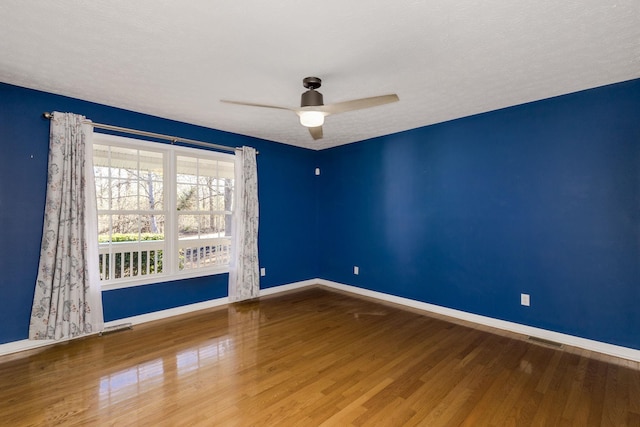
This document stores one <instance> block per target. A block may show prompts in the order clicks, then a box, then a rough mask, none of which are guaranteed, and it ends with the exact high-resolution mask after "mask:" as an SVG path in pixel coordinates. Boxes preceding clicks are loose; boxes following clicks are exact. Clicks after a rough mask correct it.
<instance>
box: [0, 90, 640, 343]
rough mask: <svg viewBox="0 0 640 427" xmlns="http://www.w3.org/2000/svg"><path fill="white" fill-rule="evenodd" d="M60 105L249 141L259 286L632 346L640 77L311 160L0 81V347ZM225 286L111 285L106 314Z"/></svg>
mask: <svg viewBox="0 0 640 427" xmlns="http://www.w3.org/2000/svg"><path fill="white" fill-rule="evenodd" d="M53 110H58V111H72V112H76V113H80V114H84V115H86V116H87V117H90V118H91V119H92V120H94V121H96V122H102V123H110V124H115V125H120V126H125V127H132V128H137V129H145V130H149V131H153V132H159V133H165V134H173V135H180V136H183V137H186V138H192V139H198V140H204V141H211V142H215V143H218V144H224V145H229V146H238V145H243V144H246V145H251V146H254V147H256V148H257V149H258V150H260V155H259V157H258V173H259V180H260V181H259V182H260V183H259V191H260V214H261V221H260V237H259V246H260V247H259V249H260V260H261V265H262V266H263V267H265V268H266V269H267V276H266V277H263V278H262V281H261V287H262V288H268V287H271V286H276V285H280V284H285V283H291V282H296V281H300V280H306V279H311V278H314V277H322V278H325V279H329V280H334V281H337V282H340V283H347V284H352V285H355V286H360V287H364V288H368V289H372V290H375V291H380V292H385V293H389V294H393V295H398V296H403V297H407V298H412V299H415V300H418V301H424V302H429V303H433V304H438V305H442V306H446V307H450V308H454V309H459V310H464V311H468V312H472V313H477V314H481V315H485V316H490V317H494V318H498V319H504V320H509V321H513V322H518V323H522V324H527V325H532V326H536V327H541V328H545V329H549V330H553V331H558V332H563V333H568V334H572V335H577V336H582V337H585V338H590V339H594V340H599V341H603V342H608V343H612V344H618V345H623V346H628V347H631V348H637V349H640V334H638V333H637V328H638V325H640V310H638V308H637V305H638V303H639V302H640V280H639V279H640V80H634V81H630V82H624V83H619V84H616V85H611V86H606V87H602V88H597V89H592V90H588V91H584V92H579V93H575V94H571V95H566V96H562V97H557V98H553V99H548V100H544V101H540V102H535V103H531V104H526V105H521V106H516V107H512V108H508V109H504V110H499V111H494V112H490V113H486V114H481V115H477V116H472V117H467V118H464V119H459V120H455V121H451V122H447V123H442V124H438V125H434V126H428V127H424V128H420V129H415V130H411V131H407V132H403V133H399V134H395V135H390V136H386V137H381V138H376V139H372V140H368V141H363V142H359V143H355V144H349V145H346V146H342V147H337V148H334V149H330V150H324V151H320V152H314V151H309V150H304V149H300V148H296V147H290V146H287V145H283V144H276V143H271V142H268V141H263V140H258V139H253V138H249V137H243V136H240V135H234V134H230V133H225V132H220V131H216V130H212V129H207V128H203V127H198V126H193V125H188V124H185V123H179V122H175V121H170V120H165V119H161V118H157V117H151V116H147V115H143V114H138V113H134V112H130V111H125V110H121V109H117V108H111V107H106V106H102V105H97V104H93V103H89V102H85V101H80V100H76V99H71V98H66V97H62V96H57V95H53V94H47V93H43V92H38V91H33V90H28V89H23V88H18V87H15V86H10V85H4V84H0V147H1V149H2V152H1V155H0V221H1V222H0V224H2V227H0V243H1V244H0V325H2V326H0V343H4V342H9V341H14V340H20V339H24V338H26V336H27V331H28V322H29V313H30V309H31V302H32V297H33V287H34V283H35V277H36V270H37V265H38V255H39V245H40V237H41V232H42V230H41V229H42V216H43V207H44V199H45V186H46V173H47V151H48V130H49V123H48V121H46V120H44V119H42V118H41V113H42V112H43V111H53ZM316 166H319V167H321V169H322V174H321V175H320V176H319V177H316V176H314V175H313V170H314V168H315V167H316ZM354 265H358V266H359V267H360V275H358V276H355V275H353V266H354ZM226 286H227V276H226V275H218V276H213V277H207V278H197V279H189V280H182V281H176V282H168V283H162V284H154V285H147V286H142V287H137V288H131V289H121V290H114V291H108V292H105V293H104V294H103V300H104V306H105V319H106V320H112V319H117V318H122V317H127V316H132V315H136V314H143V313H147V312H152V311H155V310H161V309H165V308H170V307H175V306H179V305H183V304H189V303H194V302H199V301H205V300H208V299H211V298H217V297H222V296H226V294H227V288H226ZM520 293H529V294H531V307H522V306H520V304H519V301H520Z"/></svg>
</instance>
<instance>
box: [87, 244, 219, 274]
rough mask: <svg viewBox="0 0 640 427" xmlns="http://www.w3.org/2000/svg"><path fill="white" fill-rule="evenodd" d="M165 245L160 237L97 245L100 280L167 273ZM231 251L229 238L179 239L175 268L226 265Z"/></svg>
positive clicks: (182, 269) (184, 268) (186, 268)
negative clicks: (157, 238) (158, 238)
mask: <svg viewBox="0 0 640 427" xmlns="http://www.w3.org/2000/svg"><path fill="white" fill-rule="evenodd" d="M165 246H166V245H165V242H164V241H163V240H144V241H141V242H117V243H110V244H109V243H105V244H100V245H99V268H100V280H101V281H102V282H114V281H119V280H120V279H122V280H125V279H131V278H135V277H143V276H144V277H148V276H153V275H157V274H162V273H164V272H166V271H167V267H166V266H164V265H163V263H164V261H165V259H166V257H165V256H164V251H165V250H166V249H165ZM230 252H231V238H230V237H215V238H208V239H185V240H180V241H178V271H184V270H194V269H198V268H208V267H215V266H224V265H228V264H229V260H230Z"/></svg>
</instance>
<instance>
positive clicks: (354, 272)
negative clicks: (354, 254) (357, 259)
mask: <svg viewBox="0 0 640 427" xmlns="http://www.w3.org/2000/svg"><path fill="white" fill-rule="evenodd" d="M353 274H360V267H358V266H357V265H354V266H353Z"/></svg>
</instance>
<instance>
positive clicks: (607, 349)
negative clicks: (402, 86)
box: [0, 279, 640, 362]
mask: <svg viewBox="0 0 640 427" xmlns="http://www.w3.org/2000/svg"><path fill="white" fill-rule="evenodd" d="M315 285H322V286H326V287H328V288H333V289H337V290H341V291H345V292H349V293H352V294H356V295H362V296H365V297H369V298H374V299H378V300H381V301H386V302H391V303H394V304H400V305H404V306H407V307H411V308H415V309H418V310H422V311H425V312H429V313H436V314H441V315H443V316H448V317H452V318H454V319H460V320H464V321H468V322H472V323H476V324H479V325H484V326H489V327H492V328H497V329H502V330H505V331H509V332H515V333H517V334H522V335H527V336H532V337H537V338H542V339H545V340H549V341H555V342H558V343H561V344H565V345H569V346H572V347H578V348H582V349H585V350H590V351H595V352H598V353H602V354H606V355H609V356H614V357H619V358H622V359H627V360H633V361H636V362H640V350H636V349H633V348H628V347H622V346H618V345H614V344H608V343H604V342H601V341H594V340H590V339H586V338H580V337H576V336H573V335H568V334H563V333H559V332H554V331H549V330H546V329H541V328H536V327H533V326H527V325H522V324H520V323H514V322H508V321H505V320H499V319H494V318H492V317H487V316H481V315H478V314H473V313H468V312H466V311H461V310H455V309H452V308H447V307H442V306H439V305H435V304H429V303H426V302H421V301H416V300H412V299H409V298H402V297H398V296H395V295H390V294H385V293H382V292H376V291H371V290H368V289H363V288H359V287H356V286H351V285H345V284H342V283H337V282H332V281H330V280H325V279H311V280H303V281H300V282H295V283H289V284H286V285H280V286H274V287H271V288H266V289H261V290H260V296H267V295H273V294H277V293H280V292H286V291H291V290H295V289H301V288H305V287H308V286H315ZM228 303H229V298H228V297H224V298H217V299H213V300H209V301H204V302H199V303H195V304H189V305H184V306H180V307H175V308H170V309H167V310H161V311H155V312H153V313H147V314H141V315H139V316H132V317H127V318H123V319H117V320H113V321H110V322H105V324H104V326H105V327H109V326H116V325H120V324H123V323H131V324H132V325H139V324H142V323H146V322H152V321H154V320H160V319H166V318H169V317H173V316H179V315H181V314H186V313H192V312H194V311H198V310H204V309H208V308H212V307H219V306H222V305H225V304H228ZM61 342H64V340H60V341H54V340H34V341H32V340H20V341H13V342H10V343H6V344H0V356H2V355H5V354H10V353H17V352H19V351H24V350H31V349H35V348H39V347H44V346H48V345H52V344H58V343H61Z"/></svg>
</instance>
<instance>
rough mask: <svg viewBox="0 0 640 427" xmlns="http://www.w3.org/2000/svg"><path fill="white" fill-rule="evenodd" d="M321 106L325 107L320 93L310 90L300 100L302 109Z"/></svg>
mask: <svg viewBox="0 0 640 427" xmlns="http://www.w3.org/2000/svg"><path fill="white" fill-rule="evenodd" d="M319 105H324V101H323V99H322V94H321V93H320V92H318V91H315V90H313V89H310V90H308V91H306V92H305V93H303V94H302V98H301V99H300V106H301V107H317V106H319Z"/></svg>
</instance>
